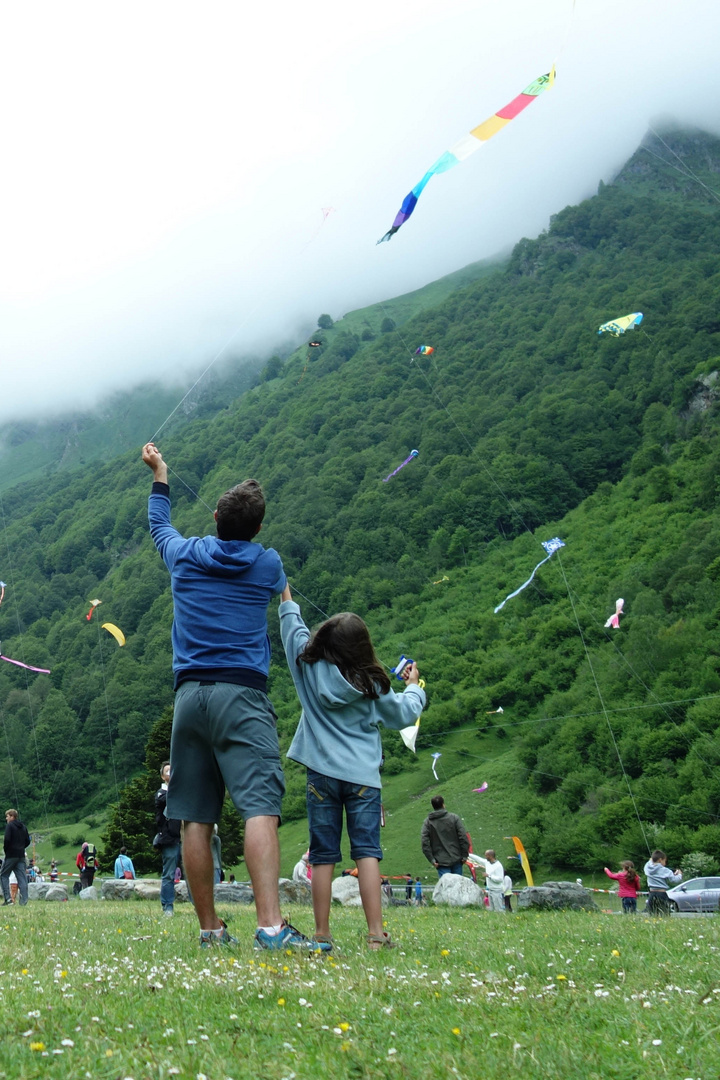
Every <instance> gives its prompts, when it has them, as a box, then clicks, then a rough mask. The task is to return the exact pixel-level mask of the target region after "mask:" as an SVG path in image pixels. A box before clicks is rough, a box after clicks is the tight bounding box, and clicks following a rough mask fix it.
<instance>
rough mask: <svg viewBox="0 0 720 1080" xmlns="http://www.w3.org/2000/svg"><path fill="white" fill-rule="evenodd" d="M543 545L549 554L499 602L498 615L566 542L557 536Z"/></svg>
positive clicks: (496, 610)
mask: <svg viewBox="0 0 720 1080" xmlns="http://www.w3.org/2000/svg"><path fill="white" fill-rule="evenodd" d="M542 546H543V547H544V548H545V550H546V551H547V555H546V556H545V558H544V559H541V560H540V562H539V563H538V564H537V566H536V567H535V569H534V570H533V572H532V574H531V575H530V577H529V578H528V579H527V581H524V582H523V583H522V585H521V586H520V587H519V588H518V589H516V590H515V592H511V593H510V595H509V596H506V597H505V599H504V600H503V602H502V603H501V604H498V606H497V607H496V608H495V609H494V610H495V614H496V615H497V613H498V611H500V610H501V609H502V608H504V607H505V605H506V604H507V602H508V600H512V598H513V596H517V594H518V593H521V592H522V591H523V589H527V587H528V585H529V584H530V582H531V581H532V579H533V578H534V577H535V574H536V573H537V572H538V570H539V569H540V567H541V566H542V565H543V563H546V562H547V561H548V559H551V558H552V557H553V555H554V554H555V552H556V551H559V550H560V548H564V547H565V542H564V541H563V540H560V538H559V537H557V536H556V537H555V538H554V539H553V540H543V541H542Z"/></svg>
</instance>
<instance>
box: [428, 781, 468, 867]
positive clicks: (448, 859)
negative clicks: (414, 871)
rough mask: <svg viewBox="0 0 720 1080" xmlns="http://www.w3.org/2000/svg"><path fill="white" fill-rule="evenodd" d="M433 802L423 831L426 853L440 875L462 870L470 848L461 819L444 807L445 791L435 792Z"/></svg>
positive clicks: (431, 801)
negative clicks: (441, 792) (439, 793)
mask: <svg viewBox="0 0 720 1080" xmlns="http://www.w3.org/2000/svg"><path fill="white" fill-rule="evenodd" d="M430 804H431V806H432V808H433V809H432V813H431V814H428V816H427V817H426V818H425V821H424V822H423V827H422V833H421V843H422V851H423V855H424V856H425V858H426V859H427V860H428V862H431V863H432V864H433V866H434V867H435V869H436V870H437V872H438V877H439V878H440V877H442V876H443V874H462V870H463V863H464V862H465V860H466V859H467V857H468V854H469V852H470V843H469V841H468V837H467V832H466V830H465V826H464V825H463V823H462V819H461V818H459V817H458V816H457V814H451V813H449V812H448V811H447V810H446V809H445V800H444V799H443V797H442V795H434V796H433V798H432V799H431V800H430Z"/></svg>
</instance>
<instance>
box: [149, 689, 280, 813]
mask: <svg viewBox="0 0 720 1080" xmlns="http://www.w3.org/2000/svg"><path fill="white" fill-rule="evenodd" d="M226 787H227V790H228V793H229V795H230V798H231V799H232V801H233V803H234V804H235V806H236V808H237V810H238V812H239V813H240V815H241V816H242V817H243V818H246V819H247V818H251V817H259V816H262V815H267V816H269V817H278V818H279V817H280V813H281V809H282V797H283V795H284V794H285V779H284V775H283V770H282V765H281V764H280V748H279V746H278V737H277V717H276V715H275V711H274V710H273V707H272V705H271V704H270V699H269V697H268V696H267V694H266V693H264V691H262V690H254V689H252V688H251V687H248V686H236V685H235V684H234V683H223V682H215V683H201V682H184V683H183V684H182V685H181V687H180V688H179V690H178V692H177V694H176V695H175V714H174V716H173V727H172V739H171V741H170V783H169V785H168V797H167V809H168V817H173V818H179V819H180V820H181V821H199V822H204V823H207V824H212V823H213V822H216V821H219V820H220V812H221V809H222V803H223V797H224V795H225V788H226Z"/></svg>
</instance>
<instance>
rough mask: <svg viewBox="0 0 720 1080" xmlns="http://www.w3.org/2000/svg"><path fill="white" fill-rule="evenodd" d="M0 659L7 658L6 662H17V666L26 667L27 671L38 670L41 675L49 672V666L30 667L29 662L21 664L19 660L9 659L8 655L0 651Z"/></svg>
mask: <svg viewBox="0 0 720 1080" xmlns="http://www.w3.org/2000/svg"><path fill="white" fill-rule="evenodd" d="M0 660H7V662H8V664H17V666H18V667H23V668H26V669H27V670H28V671H39V672H40V674H41V675H49V674H50V668H46V667H31V665H30V664H23V663H21V661H20V660H11V659H10V657H9V656H3V655H2V653H0Z"/></svg>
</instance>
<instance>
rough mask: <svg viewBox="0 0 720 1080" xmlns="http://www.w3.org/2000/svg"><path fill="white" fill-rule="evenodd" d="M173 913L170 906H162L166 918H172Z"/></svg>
mask: <svg viewBox="0 0 720 1080" xmlns="http://www.w3.org/2000/svg"><path fill="white" fill-rule="evenodd" d="M174 914H175V912H174V911H173V909H172V908H171V907H166V908H163V915H164V916H165V918H166V919H172V917H173V915H174Z"/></svg>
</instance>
